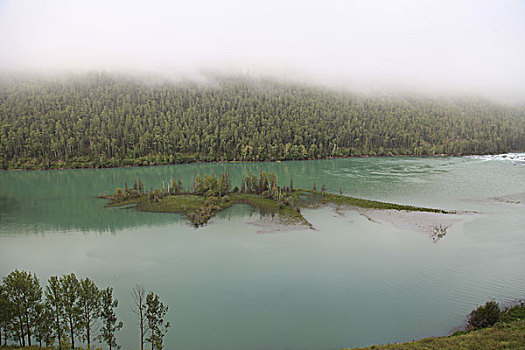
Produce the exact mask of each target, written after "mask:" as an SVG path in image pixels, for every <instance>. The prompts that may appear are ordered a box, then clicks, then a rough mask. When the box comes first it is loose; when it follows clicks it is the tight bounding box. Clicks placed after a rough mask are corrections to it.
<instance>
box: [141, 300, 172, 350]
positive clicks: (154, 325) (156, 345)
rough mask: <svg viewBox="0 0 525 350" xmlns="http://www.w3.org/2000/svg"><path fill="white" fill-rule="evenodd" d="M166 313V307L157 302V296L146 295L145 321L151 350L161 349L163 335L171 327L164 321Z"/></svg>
mask: <svg viewBox="0 0 525 350" xmlns="http://www.w3.org/2000/svg"><path fill="white" fill-rule="evenodd" d="M167 312H168V306H166V305H164V304H163V303H162V302H161V301H160V300H159V296H158V295H156V294H155V293H153V292H150V293H148V295H147V296H146V320H147V323H148V331H149V337H148V338H147V341H149V342H150V343H151V349H152V350H162V349H163V338H164V335H166V332H167V331H168V328H169V327H170V326H171V324H170V322H165V320H164V317H165V316H166V313H167Z"/></svg>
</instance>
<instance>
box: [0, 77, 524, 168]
mask: <svg viewBox="0 0 525 350" xmlns="http://www.w3.org/2000/svg"><path fill="white" fill-rule="evenodd" d="M0 80H2V79H0ZM524 115H525V110H524V108H523V106H509V105H504V104H498V103H494V102H489V101H486V100H481V99H477V100H476V99H453V98H441V99H436V98H423V97H420V96H401V95H398V96H364V95H355V94H349V93H343V92H337V91H333V90H329V89H321V88H316V87H312V86H304V85H298V84H285V83H276V82H273V81H268V80H266V81H263V80H255V79H246V78H236V77H222V78H217V79H216V81H215V82H214V84H210V85H206V84H191V83H186V84H182V83H180V84H175V83H164V84H161V83H158V84H147V83H143V82H140V81H138V80H133V79H127V78H122V77H116V76H111V75H107V74H91V75H85V76H83V77H77V78H70V79H65V80H63V81H50V80H45V79H42V80H38V79H36V80H31V81H30V80H24V79H3V80H2V82H1V83H0V167H3V168H6V167H13V168H48V167H112V166H124V165H137V166H138V165H152V164H174V163H186V162H194V161H221V160H237V161H240V160H242V161H266V160H295V159H316V158H326V157H340V156H361V155H370V156H373V155H391V154H410V155H427V154H428V155H432V154H441V153H446V154H456V155H460V154H473V153H477V154H480V153H495V152H506V151H509V150H525V118H524Z"/></svg>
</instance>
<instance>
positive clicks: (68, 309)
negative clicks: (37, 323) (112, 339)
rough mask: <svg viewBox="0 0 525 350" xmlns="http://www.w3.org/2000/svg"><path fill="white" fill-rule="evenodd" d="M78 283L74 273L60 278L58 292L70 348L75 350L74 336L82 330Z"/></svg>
mask: <svg viewBox="0 0 525 350" xmlns="http://www.w3.org/2000/svg"><path fill="white" fill-rule="evenodd" d="M79 291H80V282H79V281H78V279H77V277H76V276H75V274H74V273H71V274H69V275H64V276H62V277H60V292H61V293H62V305H63V308H64V318H65V321H66V322H65V323H66V325H67V329H68V332H69V335H70V337H71V348H72V349H74V348H75V334H76V335H77V336H78V333H77V332H78V331H81V329H82V318H81V313H82V310H81V309H80V306H79Z"/></svg>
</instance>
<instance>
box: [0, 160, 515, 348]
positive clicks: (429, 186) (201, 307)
mask: <svg viewBox="0 0 525 350" xmlns="http://www.w3.org/2000/svg"><path fill="white" fill-rule="evenodd" d="M226 168H229V169H230V171H231V174H232V178H233V182H234V183H237V182H239V181H240V177H241V176H242V175H243V174H245V173H247V172H248V171H249V170H252V171H254V172H258V171H259V170H265V171H273V172H276V173H277V174H278V176H279V179H280V182H281V184H282V185H284V184H288V182H289V181H290V177H293V181H294V185H295V187H308V188H310V187H311V186H312V184H313V183H314V182H315V183H316V184H317V186H318V187H320V186H321V184H325V185H326V187H327V189H328V190H329V191H333V192H339V189H340V188H342V189H343V191H344V192H345V193H346V194H349V195H352V196H358V197H363V198H369V199H377V200H385V201H392V202H396V203H402V204H412V205H420V206H429V207H439V208H443V209H451V210H452V209H456V210H472V211H476V212H478V214H474V215H465V216H463V217H462V220H461V222H460V223H458V224H456V225H454V226H452V228H451V229H449V231H448V233H447V235H446V236H445V237H444V238H443V239H441V240H440V241H439V242H438V243H434V242H433V241H432V240H431V239H430V238H429V236H428V235H427V234H425V233H423V232H420V231H415V230H412V229H408V228H406V229H402V228H399V227H396V226H392V225H390V224H387V223H376V222H372V221H369V220H368V219H367V218H366V217H364V216H361V215H359V213H357V212H352V211H348V212H346V213H345V215H339V214H337V213H335V212H334V211H333V210H332V209H330V208H323V209H319V210H305V211H304V214H305V216H306V218H307V219H308V220H309V221H310V222H311V223H312V224H313V225H314V226H315V227H316V230H299V231H285V232H283V231H281V232H275V233H260V230H261V227H260V226H257V225H254V224H253V223H254V222H256V221H257V220H258V219H259V214H258V213H256V212H255V213H254V212H253V211H252V210H251V209H250V208H248V207H244V206H236V207H233V208H231V209H229V210H227V211H225V212H223V213H221V214H220V215H219V216H218V217H216V218H214V219H213V223H212V224H210V225H208V226H206V227H204V228H199V229H194V228H193V227H191V226H189V225H188V224H187V223H186V222H185V220H184V219H183V218H182V217H181V216H180V215H176V214H154V213H140V212H137V211H135V210H122V209H117V208H113V209H106V208H103V206H104V201H102V200H99V199H96V198H95V197H94V196H95V195H97V194H101V193H103V192H104V191H113V190H114V189H115V187H118V186H120V187H122V186H123V182H124V181H126V180H127V182H128V184H129V185H130V186H131V185H132V183H133V179H134V178H137V177H139V176H140V178H141V179H142V180H143V181H144V183H145V184H146V185H147V186H152V187H159V186H160V185H161V184H162V181H163V180H168V179H170V178H171V177H174V178H178V177H181V179H182V181H183V183H184V184H185V185H186V186H187V187H189V186H190V183H191V178H192V176H193V175H194V174H195V173H197V172H200V173H201V174H203V173H205V172H210V171H214V172H215V173H221V172H223V171H224V170H225V169H226ZM524 203H525V164H524V163H523V162H519V161H518V162H513V161H508V160H505V159H503V158H490V159H489V158H486V159H485V158H481V159H473V158H451V157H436V158H410V157H407V158H366V159H365V158H363V159H340V160H321V161H304V162H282V163H257V164H251V163H248V164H246V163H236V164H190V165H177V166H165V167H151V168H125V169H103V170H59V171H44V172H42V171H34V172H22V171H20V172H19V171H13V172H5V171H4V172H0V275H1V276H5V275H7V274H8V273H9V272H11V271H12V270H14V269H16V268H18V269H25V270H30V271H33V272H35V273H37V274H38V276H39V277H40V280H41V282H43V283H44V282H45V281H46V280H47V279H48V278H49V276H51V275H55V274H66V273H70V272H75V273H76V274H77V275H78V276H79V277H86V276H87V277H91V278H93V279H94V280H95V281H96V283H97V284H98V285H99V286H100V287H105V286H107V285H111V286H113V287H114V288H115V293H116V296H117V298H118V299H119V302H120V304H119V308H118V310H117V312H118V315H119V317H120V318H121V319H122V320H123V321H124V328H123V329H122V331H121V332H120V337H119V343H120V344H121V345H123V347H124V348H125V349H136V348H138V347H139V346H138V338H137V326H136V321H135V319H134V317H133V316H134V315H133V314H132V312H131V311H130V306H131V297H130V292H131V289H132V288H133V286H134V285H136V284H137V283H141V284H143V285H144V286H145V287H146V289H147V290H153V291H155V292H157V293H158V294H159V295H160V296H161V299H162V300H163V301H164V302H165V303H166V304H168V305H169V308H170V309H169V313H168V318H169V319H170V320H171V321H172V323H173V325H174V326H173V328H171V329H170V331H169V332H168V335H167V336H166V348H167V349H337V348H340V347H343V346H364V345H368V344H373V343H386V342H397V341H406V340H412V339H413V338H420V337H425V336H436V335H445V334H448V333H449V332H451V331H452V330H453V329H454V328H455V327H460V326H461V325H462V323H463V322H464V320H465V315H466V314H467V313H468V312H469V311H470V310H471V309H472V308H474V307H475V306H476V305H478V304H480V303H483V302H485V301H486V300H489V299H495V300H497V301H499V302H501V303H508V302H512V301H513V300H515V299H517V298H525V273H524V271H525V269H524V266H525V225H524V224H523V223H524V222H525V205H524Z"/></svg>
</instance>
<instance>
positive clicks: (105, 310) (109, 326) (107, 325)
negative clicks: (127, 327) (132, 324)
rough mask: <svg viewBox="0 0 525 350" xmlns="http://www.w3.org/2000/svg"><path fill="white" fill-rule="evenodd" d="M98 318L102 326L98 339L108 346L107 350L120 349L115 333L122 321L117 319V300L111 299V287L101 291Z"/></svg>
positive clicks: (120, 326)
mask: <svg viewBox="0 0 525 350" xmlns="http://www.w3.org/2000/svg"><path fill="white" fill-rule="evenodd" d="M100 300H101V305H100V318H101V320H102V328H101V329H100V334H99V336H98V339H99V340H100V341H103V342H105V343H106V344H107V345H108V346H109V350H112V349H113V348H115V349H120V346H118V345H117V338H116V333H117V332H118V331H119V330H120V329H121V328H122V325H123V324H122V322H120V321H118V320H117V315H116V314H115V309H116V308H117V306H118V300H116V299H115V300H113V288H111V287H108V288H106V289H104V290H102V292H101V299H100Z"/></svg>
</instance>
